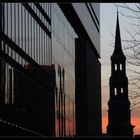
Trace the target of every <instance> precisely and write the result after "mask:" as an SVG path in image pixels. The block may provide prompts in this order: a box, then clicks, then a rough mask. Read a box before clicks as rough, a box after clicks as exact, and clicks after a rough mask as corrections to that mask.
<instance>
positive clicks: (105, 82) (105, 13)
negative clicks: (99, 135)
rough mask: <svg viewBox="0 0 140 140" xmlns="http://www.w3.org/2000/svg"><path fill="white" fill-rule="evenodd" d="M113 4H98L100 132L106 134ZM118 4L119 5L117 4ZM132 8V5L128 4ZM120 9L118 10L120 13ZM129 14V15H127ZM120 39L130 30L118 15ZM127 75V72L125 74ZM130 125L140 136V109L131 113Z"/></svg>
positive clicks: (114, 11) (125, 21)
mask: <svg viewBox="0 0 140 140" xmlns="http://www.w3.org/2000/svg"><path fill="white" fill-rule="evenodd" d="M114 4H115V3H101V4H100V12H101V13H100V22H101V25H100V27H101V65H102V124H103V125H102V132H103V133H106V126H107V124H108V113H107V110H108V105H107V103H108V100H109V77H110V70H111V66H110V56H111V55H112V53H113V49H114V48H113V47H111V45H114V42H115V39H114V35H115V29H116V18H117V8H116V7H115V5H114ZM117 4H119V3H117ZM129 5H131V6H133V3H129ZM120 10H121V9H119V11H120ZM128 14H129V13H128ZM119 22H120V30H121V38H125V37H127V35H128V33H127V31H126V30H128V29H130V21H129V20H128V19H127V18H126V17H124V16H122V15H121V14H119ZM126 73H127V74H128V71H127V72H126ZM128 79H129V76H128ZM130 102H131V101H130ZM131 123H132V125H134V126H135V128H134V134H140V107H139V108H137V109H134V110H132V111H131Z"/></svg>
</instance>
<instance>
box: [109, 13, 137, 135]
mask: <svg viewBox="0 0 140 140" xmlns="http://www.w3.org/2000/svg"><path fill="white" fill-rule="evenodd" d="M125 60H126V57H125V55H124V53H123V51H122V46H121V37H120V28H119V18H118V13H117V23H116V37H115V49H114V52H113V54H112V56H111V77H110V80H109V84H110V99H109V102H108V106H109V110H108V126H107V134H108V135H111V136H133V127H134V126H133V125H131V111H130V101H129V99H128V78H127V76H126V63H125Z"/></svg>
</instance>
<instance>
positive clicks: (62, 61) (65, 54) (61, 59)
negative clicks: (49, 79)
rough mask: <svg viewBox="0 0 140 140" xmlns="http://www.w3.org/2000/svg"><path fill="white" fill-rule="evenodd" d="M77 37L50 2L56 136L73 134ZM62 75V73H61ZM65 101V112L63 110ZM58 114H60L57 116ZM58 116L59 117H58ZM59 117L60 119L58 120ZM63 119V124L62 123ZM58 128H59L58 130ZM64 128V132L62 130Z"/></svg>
mask: <svg viewBox="0 0 140 140" xmlns="http://www.w3.org/2000/svg"><path fill="white" fill-rule="evenodd" d="M76 37H77V35H76V33H75V32H74V30H73V28H72V27H71V25H70V23H69V22H68V21H67V19H66V17H65V16H64V14H63V13H62V11H61V9H60V8H59V6H58V5H57V4H56V3H52V63H53V64H55V70H56V86H57V92H58V95H56V136H59V135H60V136H62V135H66V136H73V135H75V38H76ZM59 70H60V71H61V72H63V71H64V72H65V75H64V76H65V77H64V83H63V84H64V91H63V96H65V97H64V98H65V101H64V100H62V104H61V107H60V114H58V111H59V96H61V95H59V94H61V92H60V91H61V87H60V86H61V83H60V82H61V80H60V72H59ZM62 76H63V74H62ZM64 102H65V114H63V111H64V109H63V108H64ZM59 115H60V116H59ZM59 117H60V118H59ZM59 119H60V120H59ZM63 119H65V120H64V122H65V125H63ZM59 129H60V130H59ZM63 130H64V132H62V131H63Z"/></svg>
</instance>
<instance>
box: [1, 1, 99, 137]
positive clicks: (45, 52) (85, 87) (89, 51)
mask: <svg viewBox="0 0 140 140" xmlns="http://www.w3.org/2000/svg"><path fill="white" fill-rule="evenodd" d="M99 19H100V5H99V3H1V4H0V48H1V49H0V57H1V60H0V68H1V69H0V118H1V119H0V123H1V124H0V135H2V136H27V135H31V136H56V137H71V136H75V135H76V136H97V135H101V70H100V62H99V60H98V59H99V58H100V20H99ZM9 23H10V24H9Z"/></svg>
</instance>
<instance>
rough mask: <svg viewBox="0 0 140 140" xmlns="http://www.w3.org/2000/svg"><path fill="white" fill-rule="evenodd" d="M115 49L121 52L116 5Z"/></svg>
mask: <svg viewBox="0 0 140 140" xmlns="http://www.w3.org/2000/svg"><path fill="white" fill-rule="evenodd" d="M115 51H119V52H122V45H121V35H120V25H119V15H118V7H117V22H116V36H115Z"/></svg>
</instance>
